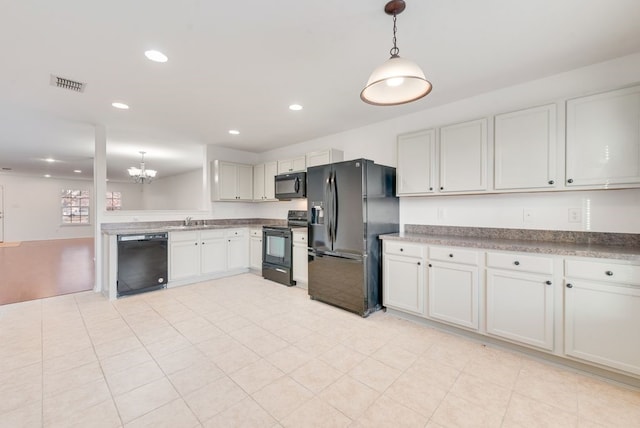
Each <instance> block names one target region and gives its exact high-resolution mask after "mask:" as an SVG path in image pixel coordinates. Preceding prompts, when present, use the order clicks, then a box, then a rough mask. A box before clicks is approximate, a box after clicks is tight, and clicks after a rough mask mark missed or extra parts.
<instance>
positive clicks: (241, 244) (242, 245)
mask: <svg viewBox="0 0 640 428" xmlns="http://www.w3.org/2000/svg"><path fill="white" fill-rule="evenodd" d="M225 238H226V239H227V270H237V269H246V268H248V267H249V239H248V236H247V230H246V229H227V230H226V231H225Z"/></svg>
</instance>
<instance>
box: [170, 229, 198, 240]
mask: <svg viewBox="0 0 640 428" xmlns="http://www.w3.org/2000/svg"><path fill="white" fill-rule="evenodd" d="M169 240H170V241H171V242H183V241H193V242H195V241H197V240H198V231H197V230H189V231H185V232H169Z"/></svg>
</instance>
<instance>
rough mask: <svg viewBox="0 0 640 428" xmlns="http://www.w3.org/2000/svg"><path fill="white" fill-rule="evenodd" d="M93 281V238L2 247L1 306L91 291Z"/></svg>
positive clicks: (0, 252) (0, 251)
mask: <svg viewBox="0 0 640 428" xmlns="http://www.w3.org/2000/svg"><path fill="white" fill-rule="evenodd" d="M93 282H94V250H93V238H76V239H54V240H46V241H24V242H22V243H21V244H20V245H19V246H15V247H3V248H0V305H4V304H7V303H16V302H24V301H27V300H34V299H41V298H43V297H52V296H59V295H62V294H69V293H75V292H78V291H85V290H91V289H92V288H93Z"/></svg>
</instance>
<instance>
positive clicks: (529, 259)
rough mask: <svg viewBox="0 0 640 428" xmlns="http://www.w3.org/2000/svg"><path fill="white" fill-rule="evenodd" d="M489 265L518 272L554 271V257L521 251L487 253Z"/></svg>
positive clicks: (546, 272) (550, 272) (549, 272)
mask: <svg viewBox="0 0 640 428" xmlns="http://www.w3.org/2000/svg"><path fill="white" fill-rule="evenodd" d="M487 267H493V268H498V269H508V270H514V271H518V272H533V273H545V274H552V273H553V259H551V258H549V257H536V256H528V255H524V254H520V253H487Z"/></svg>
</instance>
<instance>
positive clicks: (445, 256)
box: [429, 247, 479, 265]
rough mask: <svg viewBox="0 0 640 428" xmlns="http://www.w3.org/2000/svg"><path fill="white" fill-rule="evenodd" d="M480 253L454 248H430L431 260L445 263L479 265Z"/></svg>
mask: <svg viewBox="0 0 640 428" xmlns="http://www.w3.org/2000/svg"><path fill="white" fill-rule="evenodd" d="M478 258H479V252H478V251H473V250H462V249H460V248H452V247H429V259H430V260H440V261H443V262H452V263H463V264H466V265H477V264H478Z"/></svg>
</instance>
